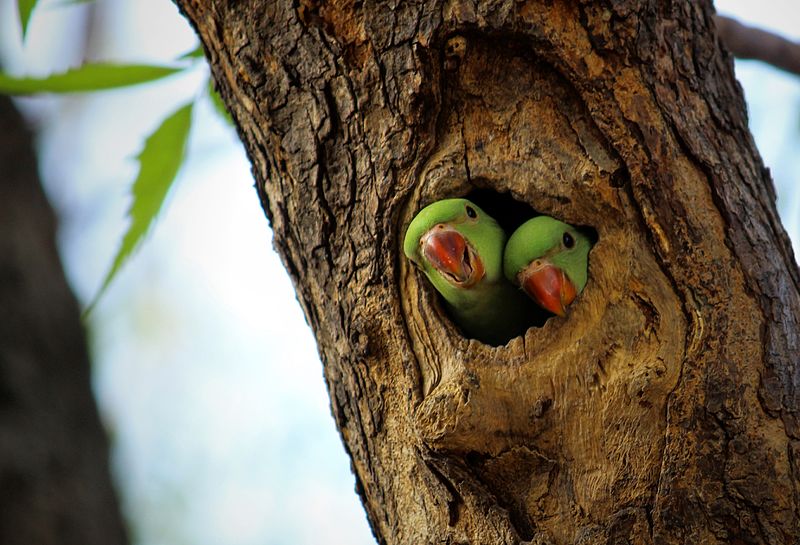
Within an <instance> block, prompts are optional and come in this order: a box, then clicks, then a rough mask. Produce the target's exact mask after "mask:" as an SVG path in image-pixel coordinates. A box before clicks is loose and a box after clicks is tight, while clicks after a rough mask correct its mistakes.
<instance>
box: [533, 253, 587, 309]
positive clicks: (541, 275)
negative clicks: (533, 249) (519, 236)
mask: <svg viewBox="0 0 800 545" xmlns="http://www.w3.org/2000/svg"><path fill="white" fill-rule="evenodd" d="M520 280H521V281H522V282H521V284H522V289H523V290H525V293H527V294H528V295H529V296H530V297H531V298H532V299H533V300H534V301H536V303H537V304H538V305H539V306H540V307H542V308H544V309H547V310H549V311H550V312H552V313H553V314H557V315H559V316H561V317H562V318H563V317H564V316H566V315H567V307H568V306H569V304H570V303H572V301H574V300H575V297H577V291H576V290H575V284H573V283H572V281H571V280H570V279H569V278H568V277H567V274H566V273H565V272H564V271H562V270H561V269H559V268H558V267H556V266H555V265H553V264H552V263H550V262H548V261H545V260H541V259H537V260H536V261H534V262H533V263H531V264H530V265H528V267H527V268H526V269H523V270H522V271H521V272H520Z"/></svg>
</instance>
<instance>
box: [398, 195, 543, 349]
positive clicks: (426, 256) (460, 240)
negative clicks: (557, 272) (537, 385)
mask: <svg viewBox="0 0 800 545" xmlns="http://www.w3.org/2000/svg"><path fill="white" fill-rule="evenodd" d="M505 242H506V234H505V232H504V231H503V229H502V228H501V227H500V226H499V225H498V224H497V222H496V221H495V220H494V219H493V218H492V217H491V216H489V215H488V214H486V213H485V212H484V211H483V210H481V209H480V208H479V207H478V206H476V205H475V204H474V203H472V202H470V201H469V200H467V199H445V200H441V201H437V202H435V203H433V204H430V205H428V206H426V207H425V208H423V209H422V210H421V211H420V212H419V213H418V214H417V216H416V217H415V218H414V219H413V220H412V222H411V224H410V225H409V226H408V230H407V231H406V236H405V241H404V244H403V251H404V253H405V255H406V257H407V258H408V259H410V260H411V262H412V263H414V265H416V266H417V268H419V269H420V270H421V271H422V272H423V273H424V274H425V276H426V277H427V278H428V280H430V282H431V283H432V284H433V286H434V287H435V288H436V290H437V291H438V292H439V293H440V294H441V295H442V297H443V298H444V300H445V302H446V306H447V308H448V310H449V314H450V316H451V317H452V318H453V321H455V322H456V324H457V325H458V326H459V327H460V328H461V329H462V331H463V332H464V333H465V334H466V335H467V336H468V337H472V338H475V339H478V340H480V341H482V342H485V343H488V344H492V345H499V344H504V343H505V342H506V341H508V340H509V339H510V338H512V337H515V336H517V335H520V334H522V333H524V332H525V330H526V329H527V328H528V326H529V325H530V324H531V323H532V321H533V320H534V319H535V317H536V313H537V312H538V309H537V308H536V307H535V306H534V305H533V304H531V303H530V301H529V300H528V298H527V297H525V296H524V295H523V294H521V293H520V292H519V290H517V289H516V288H515V287H514V286H512V285H511V284H509V283H508V282H507V281H506V279H505V278H504V276H503V248H504V246H505Z"/></svg>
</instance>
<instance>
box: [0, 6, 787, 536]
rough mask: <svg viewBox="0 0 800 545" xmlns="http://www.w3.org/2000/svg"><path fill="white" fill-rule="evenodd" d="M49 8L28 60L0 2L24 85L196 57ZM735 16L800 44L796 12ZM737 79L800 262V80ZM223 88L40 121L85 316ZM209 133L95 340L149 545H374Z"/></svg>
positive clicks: (254, 227) (128, 96)
mask: <svg viewBox="0 0 800 545" xmlns="http://www.w3.org/2000/svg"><path fill="white" fill-rule="evenodd" d="M42 2H43V5H42V6H40V8H39V9H38V11H37V13H36V14H35V15H34V17H33V19H32V22H31V26H30V29H29V34H28V39H27V42H26V44H25V47H24V48H23V47H22V46H21V43H20V36H19V32H18V29H17V28H16V24H15V21H16V14H15V11H14V3H13V1H12V0H0V61H1V62H2V63H3V65H4V66H5V67H6V69H7V70H8V71H10V72H12V73H26V74H40V75H41V74H46V73H48V72H49V71H52V70H58V69H63V68H65V67H66V66H68V65H70V64H75V63H76V62H77V60H78V59H79V58H80V56H81V55H82V52H83V51H87V50H88V52H89V57H90V58H91V59H92V60H116V61H128V62H133V61H136V62H154V63H155V62H166V61H169V60H171V59H173V58H175V57H176V56H178V55H180V54H182V53H185V52H187V51H189V50H191V49H193V48H194V47H195V45H196V39H195V37H194V35H193V33H192V31H191V29H190V28H189V26H188V25H187V24H186V22H185V21H184V20H183V19H182V18H181V17H180V16H179V14H178V13H177V10H176V9H175V7H174V6H173V5H172V4H171V3H170V2H169V1H167V0H136V1H133V0H98V1H97V2H96V3H95V4H96V7H95V8H94V9H95V15H94V21H93V23H91V24H88V25H87V22H86V19H87V17H86V14H87V10H88V9H89V8H88V7H87V6H86V5H77V6H65V5H64V4H65V2H64V0H52V1H47V0H42ZM717 7H718V10H719V11H720V12H722V13H727V14H730V15H733V16H734V17H736V18H738V19H740V20H741V21H743V22H747V23H748V24H753V25H757V26H761V27H763V28H766V29H771V30H773V31H776V32H779V33H781V34H783V35H784V36H787V37H792V38H794V39H796V40H800V4H799V3H798V2H797V1H796V0H782V1H779V0H770V1H768V0H762V1H760V2H757V3H756V2H752V1H745V0H740V1H733V0H724V1H723V0H720V1H718V2H717ZM90 31H91V32H90ZM87 35H89V36H91V37H90V38H88V39H87V38H86V36H87ZM736 70H737V77H738V78H739V79H740V81H741V82H742V85H743V87H744V89H745V94H746V97H747V100H748V109H749V113H750V121H751V129H752V130H753V132H754V135H755V138H756V142H757V144H758V146H759V150H760V152H761V154H762V156H763V158H764V160H765V163H766V164H767V165H768V166H769V167H770V169H771V171H772V174H773V178H774V181H775V185H776V188H777V189H778V193H779V200H778V206H779V210H780V212H781V214H782V217H783V220H784V224H785V225H786V227H787V230H788V231H789V233H790V236H792V238H793V240H794V243H795V245H796V247H797V244H798V242H799V241H800V191H797V190H796V189H795V187H796V186H798V185H800V184H799V182H800V153H798V150H799V148H800V78H798V77H797V76H790V75H787V74H783V73H781V72H779V71H777V70H775V69H772V68H770V67H768V66H765V65H763V64H760V63H757V62H754V61H745V62H737V66H736ZM206 77H207V73H206V72H205V69H203V68H199V69H197V70H195V71H194V72H193V73H192V74H189V75H187V76H181V77H179V78H172V79H170V80H169V81H166V82H164V83H159V84H157V85H150V86H140V87H138V88H136V89H135V90H131V91H110V92H104V93H102V94H97V95H94V96H92V97H83V96H70V97H50V98H45V99H36V100H25V101H23V102H22V104H21V106H22V107H23V108H24V110H25V111H26V113H27V114H28V116H29V119H31V121H32V123H33V124H34V126H35V127H36V128H37V129H38V137H37V143H38V147H39V151H40V155H41V157H42V159H41V173H42V177H43V179H44V183H45V185H46V188H47V191H48V194H49V196H50V198H51V201H52V202H53V203H54V206H55V207H56V209H57V211H58V212H59V214H60V216H61V218H62V222H61V228H60V231H59V242H60V247H61V252H62V258H63V260H64V263H65V268H66V271H67V275H68V278H69V280H70V281H71V284H72V285H73V287H74V289H75V291H76V293H77V295H78V297H79V299H80V300H81V301H83V302H84V303H85V302H87V301H89V300H90V299H91V298H92V297H93V296H94V294H95V292H96V290H97V288H98V286H99V284H100V282H101V281H102V278H103V276H104V274H105V272H106V270H107V268H108V266H109V264H110V262H111V259H112V256H113V254H114V252H115V251H116V247H117V245H118V244H119V241H120V239H121V236H122V233H123V231H124V229H125V227H126V225H127V223H126V220H125V212H126V210H127V207H128V205H129V200H128V189H129V186H130V184H131V182H132V180H133V178H134V176H135V174H136V165H135V162H134V161H133V157H134V156H135V155H136V153H138V152H139V151H140V149H141V145H142V141H143V139H144V137H145V136H146V135H147V134H148V133H149V132H151V131H152V130H153V129H154V128H155V127H156V126H157V125H158V123H159V121H160V120H161V119H162V118H163V117H164V116H165V115H166V114H168V113H169V112H171V111H173V110H174V109H176V108H177V107H178V106H179V105H180V104H182V103H183V102H185V101H186V100H188V99H190V98H192V97H193V96H195V95H196V94H197V93H199V92H200V91H201V90H202V86H203V85H204V82H205V78H206ZM195 114H196V115H195V116H194V130H193V133H192V136H191V140H190V145H189V154H188V158H187V163H186V165H185V168H184V169H183V170H182V171H181V173H180V175H179V179H178V180H177V185H176V187H175V188H174V189H173V191H172V193H171V195H170V197H169V206H168V208H167V210H166V213H165V214H163V216H162V217H161V218H160V220H159V221H158V224H157V226H156V228H155V229H154V231H153V232H152V234H151V237H150V238H149V240H148V241H147V242H146V244H145V245H144V246H143V247H142V249H141V251H140V252H139V253H138V254H137V255H136V257H135V258H134V259H133V260H132V261H131V262H130V263H129V265H128V266H127V267H126V268H125V269H124V270H123V271H122V273H121V274H120V275H119V277H118V278H117V280H116V281H115V282H114V284H113V285H112V286H111V288H110V289H109V290H108V292H107V293H106V295H105V296H104V298H103V299H102V300H101V301H100V303H99V305H98V306H97V308H96V309H95V312H94V313H93V314H92V316H91V318H90V322H89V325H90V341H91V346H92V352H93V357H94V387H95V392H96V396H97V399H98V403H99V406H100V409H101V412H102V415H103V419H104V422H105V424H106V426H107V428H108V430H109V432H110V434H111V437H112V439H113V466H114V474H115V479H116V481H117V483H118V486H119V490H120V495H121V499H122V503H123V508H124V512H125V515H126V517H127V519H128V521H129V524H130V527H131V531H132V535H133V537H134V540H133V543H135V544H136V545H182V544H192V545H206V544H208V545H211V544H215V545H217V544H224V545H251V544H252V545H254V544H269V545H272V544H275V545H279V544H280V545H283V544H292V545H305V544H312V543H314V544H316V543H318V542H319V541H320V540H321V539H323V540H324V541H325V543H326V544H328V545H337V544H351V545H361V544H374V543H375V541H374V538H373V537H372V535H371V532H370V530H369V528H368V526H367V523H366V518H365V515H364V512H363V509H362V507H361V505H360V503H359V501H358V498H357V496H356V494H355V493H354V479H353V476H352V474H351V472H350V463H349V460H348V459H347V457H346V455H345V452H344V448H343V447H342V444H341V441H340V439H339V436H338V433H337V431H336V429H335V425H334V422H333V418H332V417H331V414H330V408H329V401H328V397H327V392H326V390H325V387H324V383H323V378H322V367H321V364H320V362H319V358H318V355H317V351H316V347H315V344H314V339H313V336H312V335H311V332H310V330H309V328H308V326H307V325H306V323H305V320H304V318H303V315H302V313H301V311H300V308H299V305H298V304H297V301H296V299H295V296H294V291H293V288H292V285H291V282H290V281H289V278H288V276H287V275H286V272H285V271H284V269H283V267H282V265H281V263H280V261H279V259H278V257H277V255H276V254H275V252H274V251H273V250H272V246H271V233H270V231H269V228H268V224H267V221H266V219H265V218H264V214H263V212H262V210H261V208H260V205H259V202H258V199H257V198H256V194H255V190H254V188H253V180H252V176H251V174H250V168H249V165H248V163H247V160H246V158H245V156H244V153H243V150H242V147H241V144H239V143H238V141H237V137H236V134H235V132H234V131H233V130H232V129H231V128H230V127H228V126H226V125H225V124H224V123H223V122H222V121H221V120H220V118H219V117H218V116H217V115H216V114H215V113H214V112H213V109H212V107H211V106H210V105H209V104H207V103H205V102H201V104H200V106H199V108H198V109H197V111H196V112H195ZM796 251H797V250H796Z"/></svg>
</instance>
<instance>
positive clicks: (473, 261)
mask: <svg viewBox="0 0 800 545" xmlns="http://www.w3.org/2000/svg"><path fill="white" fill-rule="evenodd" d="M461 263H462V270H463V271H464V273H465V274H464V275H463V276H462V277H456V276H455V275H452V274H449V273H448V272H447V271H439V272H440V273H441V274H442V275H443V276H444V277H445V278H446V279H447V280H448V281H449V282H450V283H451V284H453V285H454V286H456V287H458V288H462V289H467V288H471V287H472V286H474V285H475V284H477V283H478V282H480V281H481V279H482V278H483V277H484V275H485V269H484V267H483V261H482V260H481V258H480V256H478V254H477V253H475V251H474V250H473V249H472V247H470V246H469V245H467V246H466V248H465V249H464V255H463V257H462V261H461Z"/></svg>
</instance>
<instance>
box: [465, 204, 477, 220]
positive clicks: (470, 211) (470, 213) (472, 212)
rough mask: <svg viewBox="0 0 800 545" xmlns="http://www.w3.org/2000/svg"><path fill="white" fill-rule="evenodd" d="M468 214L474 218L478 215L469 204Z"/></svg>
mask: <svg viewBox="0 0 800 545" xmlns="http://www.w3.org/2000/svg"><path fill="white" fill-rule="evenodd" d="M467 216H469V217H471V218H472V219H475V218H477V217H478V213H477V212H476V211H475V209H474V208H472V207H471V206H469V205H467Z"/></svg>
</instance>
